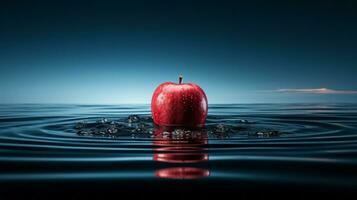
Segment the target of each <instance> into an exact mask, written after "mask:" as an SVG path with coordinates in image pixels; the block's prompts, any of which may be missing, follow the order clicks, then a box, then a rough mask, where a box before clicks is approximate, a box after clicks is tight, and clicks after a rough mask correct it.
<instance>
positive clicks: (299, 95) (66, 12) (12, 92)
mask: <svg viewBox="0 0 357 200" xmlns="http://www.w3.org/2000/svg"><path fill="white" fill-rule="evenodd" d="M0 4H1V5H0V30H1V31H0V91H1V93H0V102H1V103H103V104H105V103H150V100H151V95H152V92H153V90H154V89H155V87H156V86H157V85H158V84H160V83H162V82H166V81H177V79H178V78H177V77H178V75H179V74H183V75H184V82H195V83H197V84H199V85H200V86H201V87H202V88H203V89H204V90H205V91H206V93H207V96H208V100H209V103H256V102H326V101H329V102H337V101H338V102H357V101H356V100H357V94H356V93H357V92H356V90H357V78H356V77H357V76H356V75H357V38H356V37H357V12H356V10H357V3H354V1H336V2H334V1H285V2H284V1H270V2H267V1H256V2H253V1H216V2H213V1H127V2H124V1H86V2H84V1H83V2H82V1H16V0H8V1H2V2H1V3H0ZM321 88H327V89H321ZM282 89H283V90H282Z"/></svg>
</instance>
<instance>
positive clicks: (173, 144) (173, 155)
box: [153, 127, 210, 179]
mask: <svg viewBox="0 0 357 200" xmlns="http://www.w3.org/2000/svg"><path fill="white" fill-rule="evenodd" d="M207 143H208V137H207V133H206V132H205V131H204V130H186V129H180V128H170V127H156V128H155V130H154V139H153V146H154V154H153V160H155V161H158V162H165V163H172V164H175V163H176V164H182V163H183V164H188V163H198V162H203V161H207V160H208V159H209V156H208V153H206V152H204V150H205V149H204V148H203V146H204V145H205V144H207ZM209 175H210V172H209V170H207V169H202V168H196V167H186V166H179V167H171V168H165V169H159V170H157V171H156V172H155V176H157V177H160V178H173V179H197V178H203V177H207V176H209Z"/></svg>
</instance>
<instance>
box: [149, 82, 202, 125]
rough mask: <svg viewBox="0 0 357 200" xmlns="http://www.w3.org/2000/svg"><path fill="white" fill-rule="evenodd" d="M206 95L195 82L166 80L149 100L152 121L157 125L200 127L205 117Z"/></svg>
mask: <svg viewBox="0 0 357 200" xmlns="http://www.w3.org/2000/svg"><path fill="white" fill-rule="evenodd" d="M207 111H208V105H207V97H206V94H205V92H204V91H203V90H202V89H201V88H200V87H199V86H198V85H196V84H193V83H182V76H180V77H179V83H172V82H166V83H162V84H161V85H159V86H158V87H157V88H156V90H155V92H154V94H153V96H152V100H151V112H152V117H153V120H154V123H155V124H157V125H159V126H185V127H201V126H203V125H204V124H205V121H206V118H207Z"/></svg>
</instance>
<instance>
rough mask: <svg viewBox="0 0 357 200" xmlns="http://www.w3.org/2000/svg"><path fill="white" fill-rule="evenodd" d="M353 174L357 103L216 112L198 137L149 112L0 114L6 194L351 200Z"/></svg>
mask: <svg viewBox="0 0 357 200" xmlns="http://www.w3.org/2000/svg"><path fill="white" fill-rule="evenodd" d="M356 167H357V104H232V105H210V106H209V115H208V119H207V124H206V127H205V128H203V129H199V130H187V129H183V128H179V127H177V128H174V129H163V128H160V127H155V126H154V125H153V124H152V119H151V117H150V107H149V106H148V105H38V104H16V105H0V183H1V186H2V187H1V190H3V191H5V190H6V191H8V193H10V191H11V192H13V191H19V190H20V191H26V192H27V194H31V193H32V192H34V191H35V192H34V193H36V191H37V193H36V194H42V193H46V191H53V192H55V191H57V192H58V191H61V190H62V189H64V188H66V189H67V191H68V190H71V188H72V189H73V188H76V187H79V190H80V191H84V192H89V191H92V192H93V191H104V190H107V191H108V190H110V191H114V190H115V191H120V190H124V189H125V190H130V191H135V190H138V189H143V188H146V190H148V191H157V190H164V191H170V190H177V189H178V188H180V190H182V191H185V190H192V188H196V189H197V190H198V191H201V192H202V191H203V192H204V191H205V190H207V191H210V192H212V191H216V192H222V191H230V192H232V191H237V190H238V191H241V192H244V191H253V190H270V191H272V190H276V189H277V190H281V189H282V188H285V189H287V190H295V189H297V188H300V189H301V188H303V189H306V190H310V191H311V190H315V189H316V190H320V191H321V190H325V191H338V190H344V191H346V190H350V191H354V190H355V189H357V170H356V169H357V168H356ZM103 185H104V186H103ZM44 188H45V189H44ZM9 195H10V196H11V193H10V194H9Z"/></svg>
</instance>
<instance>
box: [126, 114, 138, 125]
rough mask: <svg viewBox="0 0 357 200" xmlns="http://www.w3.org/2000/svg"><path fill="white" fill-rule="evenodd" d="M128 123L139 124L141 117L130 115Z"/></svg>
mask: <svg viewBox="0 0 357 200" xmlns="http://www.w3.org/2000/svg"><path fill="white" fill-rule="evenodd" d="M127 121H128V123H137V122H139V121H140V117H139V116H138V115H129V116H128V119H127Z"/></svg>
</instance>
